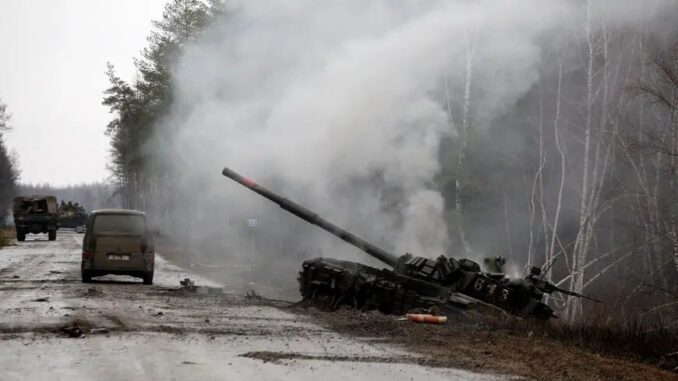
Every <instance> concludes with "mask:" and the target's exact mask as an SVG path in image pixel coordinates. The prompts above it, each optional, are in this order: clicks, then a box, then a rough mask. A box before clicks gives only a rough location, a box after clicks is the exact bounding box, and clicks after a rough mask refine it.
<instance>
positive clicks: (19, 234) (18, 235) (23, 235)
mask: <svg viewBox="0 0 678 381" xmlns="http://www.w3.org/2000/svg"><path fill="white" fill-rule="evenodd" d="M16 240H17V241H19V242H23V241H25V240H26V233H24V232H23V231H20V230H19V231H17V232H16Z"/></svg>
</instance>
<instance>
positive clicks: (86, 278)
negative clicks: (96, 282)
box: [82, 271, 92, 283]
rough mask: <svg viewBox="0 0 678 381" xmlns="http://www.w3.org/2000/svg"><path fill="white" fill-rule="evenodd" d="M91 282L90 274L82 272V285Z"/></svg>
mask: <svg viewBox="0 0 678 381" xmlns="http://www.w3.org/2000/svg"><path fill="white" fill-rule="evenodd" d="M91 282H92V274H90V272H89V271H83V272H82V283H91Z"/></svg>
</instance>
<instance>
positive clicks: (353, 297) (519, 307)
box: [222, 168, 588, 320]
mask: <svg viewBox="0 0 678 381" xmlns="http://www.w3.org/2000/svg"><path fill="white" fill-rule="evenodd" d="M222 173H223V175H224V176H226V177H228V178H230V179H232V180H234V181H236V182H238V183H240V184H242V185H243V186H245V187H247V188H249V189H250V190H252V191H254V192H256V193H258V194H260V195H261V196H263V197H265V198H267V199H269V200H271V201H273V202H274V203H276V204H278V205H279V206H280V207H281V208H282V209H284V210H286V211H288V212H290V213H292V214H294V215H295V216H297V217H299V218H301V219H302V220H304V221H306V222H308V223H311V224H313V225H316V226H318V227H320V228H322V229H324V230H326V231H327V232H329V233H331V234H333V235H334V236H336V237H338V238H339V239H341V240H343V241H345V242H348V243H350V244H351V245H353V246H355V247H357V248H359V249H360V250H362V251H363V252H365V253H366V254H368V255H370V256H372V257H374V258H376V259H378V260H379V261H381V262H383V263H385V264H386V265H388V266H389V267H390V268H385V269H377V268H374V267H371V266H367V265H363V264H360V263H356V262H349V261H343V260H338V259H333V258H314V259H309V260H306V261H304V262H303V265H302V270H301V272H300V273H299V278H298V280H299V286H300V291H301V295H302V297H303V299H304V300H305V301H308V302H312V303H319V304H324V305H326V306H329V307H330V308H332V309H336V308H339V307H340V306H342V305H349V306H352V307H354V308H357V309H378V310H380V311H381V312H383V313H387V314H404V313H407V312H409V311H413V310H414V311H427V312H430V311H436V310H437V311H440V312H441V313H450V312H458V311H460V310H464V309H469V308H478V307H483V308H484V309H486V310H487V309H488V308H489V309H490V310H492V311H495V312H496V311H503V312H506V313H510V314H512V315H517V316H520V317H525V318H535V319H539V320H548V319H550V318H552V317H556V316H555V314H554V313H553V310H552V309H551V308H550V307H549V306H548V305H546V304H545V303H543V302H542V298H543V295H544V293H549V294H550V293H552V292H554V291H559V292H563V293H566V294H568V295H573V296H578V297H583V295H579V294H576V293H573V292H570V291H567V290H562V289H559V288H557V287H555V286H554V285H553V284H551V283H548V282H546V281H544V280H542V278H541V277H539V272H538V270H540V269H539V268H533V269H532V271H531V273H530V275H528V276H527V277H525V278H522V279H521V278H517V279H510V278H508V277H506V276H505V275H504V274H503V273H501V272H485V271H481V268H480V265H479V264H478V263H476V262H474V261H472V260H470V259H464V258H463V259H456V258H451V257H446V256H444V255H441V256H439V257H437V258H435V259H431V258H425V257H418V256H413V255H412V254H409V253H408V254H405V255H401V256H397V255H394V254H392V253H389V252H388V251H386V250H384V249H382V248H380V247H378V246H376V245H374V244H372V243H369V242H367V241H365V240H364V239H362V238H360V237H358V236H356V235H354V234H352V233H350V232H348V231H346V230H344V229H342V228H340V227H338V226H336V225H334V224H332V223H331V222H329V221H327V220H325V219H323V218H321V217H320V216H318V215H317V214H316V213H314V212H312V211H310V210H308V209H306V208H304V207H303V206H301V205H299V204H297V203H295V202H293V201H291V200H289V199H287V198H285V197H281V196H279V195H277V194H275V193H273V192H271V191H270V190H268V189H266V188H264V187H262V186H261V185H259V184H257V183H256V182H254V181H253V180H251V179H249V178H246V177H243V176H241V175H239V174H238V173H236V172H234V171H232V170H231V169H229V168H224V170H223V172H222ZM491 262H492V264H493V265H494V266H493V267H494V270H501V267H502V265H503V264H504V259H503V258H502V257H495V258H494V259H492V260H491ZM587 298H588V297H587Z"/></svg>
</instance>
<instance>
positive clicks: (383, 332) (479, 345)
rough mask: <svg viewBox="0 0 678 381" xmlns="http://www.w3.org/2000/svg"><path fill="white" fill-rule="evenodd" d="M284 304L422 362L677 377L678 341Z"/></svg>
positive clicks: (527, 372) (537, 373)
mask: <svg viewBox="0 0 678 381" xmlns="http://www.w3.org/2000/svg"><path fill="white" fill-rule="evenodd" d="M178 260H180V261H188V262H186V266H190V260H188V258H185V257H184V258H181V259H178ZM196 269H197V271H198V272H201V273H203V274H205V275H206V276H208V277H211V278H212V279H219V277H220V275H219V270H211V269H210V268H209V267H204V268H200V267H196ZM292 275H294V274H292ZM250 286H251V287H252V288H254V289H255V290H256V291H258V292H259V293H261V294H262V295H264V296H270V295H272V296H273V297H277V296H278V295H279V293H278V292H276V291H275V290H273V291H272V290H271V285H263V284H251V285H250ZM288 294H289V291H288ZM292 298H294V299H295V300H297V299H298V298H299V297H298V296H294V297H292ZM278 307H280V308H284V309H285V310H287V311H294V312H295V313H297V314H301V315H306V316H308V317H310V318H311V320H313V321H315V322H318V323H319V324H321V325H323V326H324V327H327V328H329V329H330V330H332V331H336V332H339V333H342V334H343V335H347V336H351V337H359V338H366V337H367V338H371V340H377V341H380V342H383V343H388V344H393V345H396V346H399V347H402V348H404V349H405V350H406V351H409V352H411V353H416V354H418V355H419V357H416V359H415V360H414V361H415V362H416V363H418V364H422V365H426V366H430V367H450V368H461V369H468V370H472V371H474V372H481V373H487V374H497V373H500V374H511V375H519V376H522V377H526V378H529V379H536V380H678V373H676V372H677V371H678V347H677V348H675V350H671V349H670V348H669V350H668V351H666V353H667V354H669V353H671V352H677V353H675V354H674V355H672V356H670V357H663V358H652V359H648V358H643V357H642V356H639V355H638V354H637V353H635V352H634V351H633V350H628V349H627V348H610V347H609V344H606V343H600V345H598V346H596V345H578V343H576V342H575V341H573V340H562V339H560V338H552V337H549V336H548V335H549V333H548V331H549V330H548V329H545V327H540V326H535V327H533V328H534V329H532V328H531V327H530V325H529V324H525V322H517V321H516V320H512V321H510V322H506V321H505V320H504V319H496V318H494V317H489V318H488V317H486V316H479V315H477V314H473V313H470V314H466V315H463V314H460V315H458V316H450V317H449V318H450V321H449V322H448V323H447V324H445V325H441V326H435V325H421V324H415V323H410V322H407V321H402V320H399V318H400V317H394V316H386V315H383V314H380V313H378V312H366V313H365V312H360V311H354V310H350V309H342V310H339V311H335V312H327V311H324V310H319V309H317V308H314V307H305V306H302V305H300V304H297V305H291V304H288V305H286V304H284V303H282V304H279V305H278ZM589 344H590V343H589ZM606 345H607V347H606ZM631 349H632V348H631ZM256 356H260V357H263V358H267V359H269V360H270V361H276V359H277V358H278V355H277V354H275V353H259V354H257V355H256ZM335 360H336V361H340V360H337V359H335ZM674 368H675V369H674ZM672 369H674V371H671V370H672Z"/></svg>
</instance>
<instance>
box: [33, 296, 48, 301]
mask: <svg viewBox="0 0 678 381" xmlns="http://www.w3.org/2000/svg"><path fill="white" fill-rule="evenodd" d="M33 301H34V302H49V298H47V297H44V298H37V299H33Z"/></svg>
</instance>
